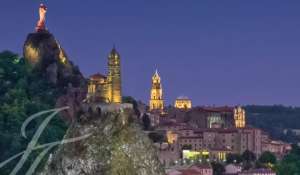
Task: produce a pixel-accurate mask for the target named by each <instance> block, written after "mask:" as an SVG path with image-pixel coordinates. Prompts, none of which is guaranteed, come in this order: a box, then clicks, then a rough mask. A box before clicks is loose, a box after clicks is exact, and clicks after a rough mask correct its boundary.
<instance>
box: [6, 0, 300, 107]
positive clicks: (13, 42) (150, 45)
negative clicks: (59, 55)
mask: <svg viewBox="0 0 300 175" xmlns="http://www.w3.org/2000/svg"><path fill="white" fill-rule="evenodd" d="M40 2H44V3H45V4H46V5H47V6H48V13H47V21H46V24H47V27H48V29H49V30H50V32H51V33H53V34H54V35H55V37H56V39H57V40H59V42H60V44H61V45H62V47H63V48H64V49H65V50H66V52H67V54H68V55H69V57H70V59H71V60H72V61H73V62H74V63H75V64H77V65H79V67H80V69H81V71H82V72H83V73H84V75H85V76H88V75H90V74H93V73H96V72H100V73H105V72H106V64H107V63H106V62H107V58H106V57H107V55H108V53H109V51H110V50H111V48H112V46H113V44H114V43H115V44H116V47H117V50H118V51H119V52H120V54H121V62H122V78H123V92H124V94H125V95H131V96H134V97H135V98H136V99H140V100H143V101H144V102H148V98H149V95H150V94H149V90H150V86H151V76H152V74H153V73H154V71H155V69H156V68H157V69H158V71H159V73H160V75H161V78H162V83H163V88H164V89H163V91H164V98H165V99H166V101H167V104H173V101H174V100H175V98H176V97H177V96H180V95H185V96H188V97H190V98H191V99H192V101H193V104H194V105H213V104H215V105H236V104H285V105H297V106H300V10H299V9H300V1H299V0H289V1H283V0H251V1H247V0H218V1H217V0H109V1H104V0H84V1H83V0H56V1H50V0H48V1H38V0H35V1H33V0H30V1H29V0H26V1H20V0H1V2H0V22H1V24H0V51H2V50H4V49H9V50H12V51H14V52H17V53H19V54H21V53H22V46H23V42H24V40H25V38H26V35H27V34H28V33H29V32H32V31H33V30H34V27H35V25H36V22H37V20H38V7H39V3H40Z"/></svg>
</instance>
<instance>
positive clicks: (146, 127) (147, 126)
mask: <svg viewBox="0 0 300 175" xmlns="http://www.w3.org/2000/svg"><path fill="white" fill-rule="evenodd" d="M142 121H143V127H144V130H149V129H150V126H151V120H150V118H149V116H148V115H147V114H146V113H145V114H144V115H143V118H142Z"/></svg>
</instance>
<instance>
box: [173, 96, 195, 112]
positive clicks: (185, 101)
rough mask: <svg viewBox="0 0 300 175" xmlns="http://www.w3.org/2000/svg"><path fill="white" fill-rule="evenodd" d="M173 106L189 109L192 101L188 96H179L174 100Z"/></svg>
mask: <svg viewBox="0 0 300 175" xmlns="http://www.w3.org/2000/svg"><path fill="white" fill-rule="evenodd" d="M174 106H175V108H178V109H190V108H192V101H191V100H190V99H189V98H188V97H184V96H180V97H178V98H177V99H176V100H175V104H174Z"/></svg>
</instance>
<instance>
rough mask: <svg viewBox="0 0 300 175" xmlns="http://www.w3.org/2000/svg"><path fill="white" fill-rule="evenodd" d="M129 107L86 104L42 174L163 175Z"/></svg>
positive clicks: (153, 149) (150, 146)
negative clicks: (63, 142) (73, 140)
mask: <svg viewBox="0 0 300 175" xmlns="http://www.w3.org/2000/svg"><path fill="white" fill-rule="evenodd" d="M133 115H134V114H133V110H132V107H128V105H119V106H118V105H117V106H112V105H109V106H107V105H105V106H101V105H86V106H85V107H83V111H82V113H81V114H79V115H78V121H77V122H76V123H74V124H73V126H71V128H70V129H69V130H68V132H67V134H66V136H65V138H74V137H79V136H83V135H86V134H91V135H90V136H89V137H88V138H86V139H84V140H81V141H78V142H75V143H69V144H64V145H61V146H60V148H59V149H58V151H57V152H56V153H55V154H54V155H53V156H52V158H51V159H50V160H49V163H48V165H47V167H46V169H45V171H44V172H42V173H41V175H81V174H82V175H83V174H84V175H164V174H165V173H164V169H163V167H162V166H161V164H160V162H159V160H158V157H157V153H156V150H155V148H154V147H153V144H152V142H151V141H150V140H149V138H148V137H147V136H146V135H145V134H144V133H143V132H142V130H141V129H140V127H139V126H138V125H137V124H136V123H135V122H134V121H133V120H134V119H133V118H134V117H133Z"/></svg>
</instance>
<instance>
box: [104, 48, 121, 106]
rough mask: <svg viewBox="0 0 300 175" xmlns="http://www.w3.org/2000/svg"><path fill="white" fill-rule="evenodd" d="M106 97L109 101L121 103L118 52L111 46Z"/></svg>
mask: <svg viewBox="0 0 300 175" xmlns="http://www.w3.org/2000/svg"><path fill="white" fill-rule="evenodd" d="M107 83H108V87H107V97H108V101H109V102H110V103H122V92H121V66H120V54H119V53H118V52H117V50H116V48H115V47H113V49H112V50H111V52H110V54H109V56H108V75H107Z"/></svg>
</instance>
